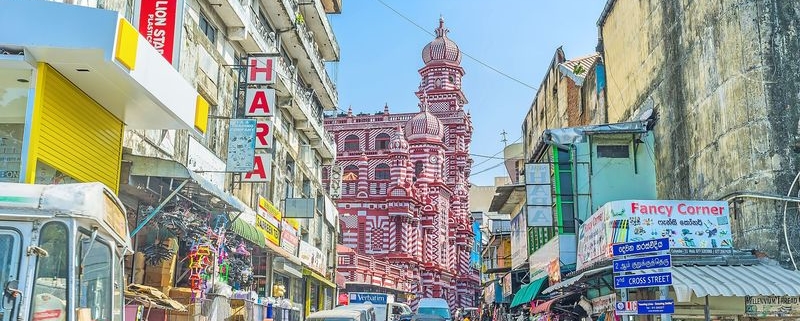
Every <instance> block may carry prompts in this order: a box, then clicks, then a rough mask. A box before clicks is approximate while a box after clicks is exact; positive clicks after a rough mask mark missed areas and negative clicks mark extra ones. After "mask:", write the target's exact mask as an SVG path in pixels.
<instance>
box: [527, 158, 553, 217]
mask: <svg viewBox="0 0 800 321" xmlns="http://www.w3.org/2000/svg"><path fill="white" fill-rule="evenodd" d="M550 172H551V170H550V164H547V163H544V164H526V165H525V191H526V200H527V201H526V205H527V216H528V217H527V225H528V226H531V227H534V226H553V206H552V205H553V192H552V187H551V185H550V176H551V173H550Z"/></svg>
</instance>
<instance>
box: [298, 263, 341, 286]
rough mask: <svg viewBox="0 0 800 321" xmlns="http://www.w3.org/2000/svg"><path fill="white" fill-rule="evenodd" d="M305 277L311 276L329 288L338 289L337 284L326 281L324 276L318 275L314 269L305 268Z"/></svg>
mask: <svg viewBox="0 0 800 321" xmlns="http://www.w3.org/2000/svg"><path fill="white" fill-rule="evenodd" d="M303 275H305V276H310V277H312V278H314V279H315V280H317V281H319V282H320V283H322V284H323V285H325V286H327V287H329V288H333V289H335V288H337V285H336V283H333V282H331V280H328V279H326V278H325V277H324V276H322V275H320V274H319V273H317V271H314V270H312V269H309V268H303Z"/></svg>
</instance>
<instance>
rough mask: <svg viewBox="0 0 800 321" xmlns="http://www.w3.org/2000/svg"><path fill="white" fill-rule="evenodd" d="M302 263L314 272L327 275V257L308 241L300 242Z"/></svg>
mask: <svg viewBox="0 0 800 321" xmlns="http://www.w3.org/2000/svg"><path fill="white" fill-rule="evenodd" d="M300 261H301V262H303V263H304V264H305V265H307V266H308V267H309V268H311V269H312V270H314V271H317V272H319V274H321V275H325V270H326V266H327V264H328V259H327V257H326V256H325V255H324V254H323V253H322V251H321V250H320V249H318V248H316V247H314V246H312V245H311V244H309V243H308V242H306V241H300Z"/></svg>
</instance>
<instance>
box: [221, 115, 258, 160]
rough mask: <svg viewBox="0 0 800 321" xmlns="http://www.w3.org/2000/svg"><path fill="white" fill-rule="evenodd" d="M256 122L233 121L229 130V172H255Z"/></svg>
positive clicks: (246, 120)
mask: <svg viewBox="0 0 800 321" xmlns="http://www.w3.org/2000/svg"><path fill="white" fill-rule="evenodd" d="M256 123H257V122H256V120H255V119H231V120H230V124H229V128H228V172H233V173H248V172H251V171H254V167H255V166H254V162H253V159H254V157H255V153H256Z"/></svg>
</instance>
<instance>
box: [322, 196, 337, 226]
mask: <svg viewBox="0 0 800 321" xmlns="http://www.w3.org/2000/svg"><path fill="white" fill-rule="evenodd" d="M338 217H339V209H337V208H336V205H335V204H333V201H331V199H329V198H327V197H326V198H325V220H326V221H327V222H328V224H330V225H331V226H336V224H337V223H338V222H339V218H338Z"/></svg>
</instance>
